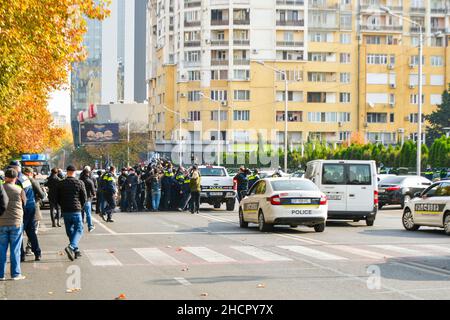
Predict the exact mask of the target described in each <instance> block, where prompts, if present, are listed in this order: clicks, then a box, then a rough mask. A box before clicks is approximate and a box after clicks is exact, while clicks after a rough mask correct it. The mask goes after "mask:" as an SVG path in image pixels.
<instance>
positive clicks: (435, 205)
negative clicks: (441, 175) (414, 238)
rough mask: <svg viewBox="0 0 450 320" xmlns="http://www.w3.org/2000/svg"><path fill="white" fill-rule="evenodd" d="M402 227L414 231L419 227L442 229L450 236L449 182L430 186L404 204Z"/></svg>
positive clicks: (440, 182)
mask: <svg viewBox="0 0 450 320" xmlns="http://www.w3.org/2000/svg"><path fill="white" fill-rule="evenodd" d="M402 222H403V227H404V228H405V229H406V230H408V231H416V230H418V229H419V228H420V227H421V226H427V227H439V228H444V231H445V234H447V235H450V181H439V182H436V183H434V184H432V185H431V186H430V187H428V188H427V189H425V190H424V191H423V192H421V193H416V194H415V195H414V198H413V199H411V200H409V201H408V202H407V203H406V204H405V209H404V211H403V217H402Z"/></svg>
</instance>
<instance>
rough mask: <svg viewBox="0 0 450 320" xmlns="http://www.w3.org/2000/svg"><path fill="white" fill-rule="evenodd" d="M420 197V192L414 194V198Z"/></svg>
mask: <svg viewBox="0 0 450 320" xmlns="http://www.w3.org/2000/svg"><path fill="white" fill-rule="evenodd" d="M421 195H422V192H416V193H414V198H420V197H421Z"/></svg>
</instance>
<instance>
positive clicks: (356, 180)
mask: <svg viewBox="0 0 450 320" xmlns="http://www.w3.org/2000/svg"><path fill="white" fill-rule="evenodd" d="M305 178H307V179H310V180H311V181H313V182H314V183H315V184H316V185H317V186H318V187H319V189H320V190H321V191H322V192H323V193H325V195H326V196H327V197H328V219H331V220H333V219H343V220H353V221H355V222H356V221H359V220H366V223H367V225H368V226H372V225H373V223H374V221H375V216H376V214H377V211H378V181H377V168H376V164H375V161H372V160H370V161H360V160H314V161H310V162H308V164H307V168H306V173H305Z"/></svg>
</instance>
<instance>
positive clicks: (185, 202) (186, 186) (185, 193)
mask: <svg viewBox="0 0 450 320" xmlns="http://www.w3.org/2000/svg"><path fill="white" fill-rule="evenodd" d="M190 183H191V179H190V178H189V172H188V171H187V170H184V179H183V185H182V187H181V200H180V207H179V208H178V211H185V210H187V209H188V208H189V207H190V206H189V203H190V200H191V187H190Z"/></svg>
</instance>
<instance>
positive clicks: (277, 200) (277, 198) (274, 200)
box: [267, 195, 281, 206]
mask: <svg viewBox="0 0 450 320" xmlns="http://www.w3.org/2000/svg"><path fill="white" fill-rule="evenodd" d="M267 200H268V201H270V204H271V205H273V206H279V205H281V198H280V196H279V195H275V196H272V197H270V198H267Z"/></svg>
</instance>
